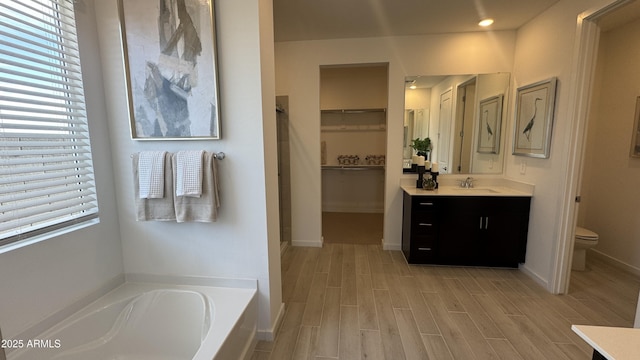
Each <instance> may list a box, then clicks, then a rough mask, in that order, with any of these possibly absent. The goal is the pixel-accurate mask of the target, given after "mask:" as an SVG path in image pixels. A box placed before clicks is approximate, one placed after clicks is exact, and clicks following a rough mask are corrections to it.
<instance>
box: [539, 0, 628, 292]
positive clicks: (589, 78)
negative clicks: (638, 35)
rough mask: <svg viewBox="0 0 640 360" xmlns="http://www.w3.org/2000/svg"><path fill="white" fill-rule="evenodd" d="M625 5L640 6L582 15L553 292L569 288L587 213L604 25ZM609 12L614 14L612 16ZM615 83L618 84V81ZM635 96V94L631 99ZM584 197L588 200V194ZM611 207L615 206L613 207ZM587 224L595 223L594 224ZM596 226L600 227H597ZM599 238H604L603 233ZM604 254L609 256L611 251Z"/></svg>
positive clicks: (618, 5) (614, 3) (607, 8)
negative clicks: (580, 229) (592, 126)
mask: <svg viewBox="0 0 640 360" xmlns="http://www.w3.org/2000/svg"><path fill="white" fill-rule="evenodd" d="M627 4H628V5H627ZM623 5H624V6H625V7H624V10H622V11H623V12H624V13H625V17H627V20H628V14H629V12H631V11H632V10H633V9H635V10H633V11H640V7H638V5H637V3H633V2H632V3H629V2H628V1H625V0H619V1H612V2H611V3H610V4H609V5H608V6H605V7H603V8H601V9H598V10H595V11H592V12H591V13H585V14H583V15H581V17H580V18H579V20H580V23H579V29H580V32H579V35H578V41H579V44H580V53H579V54H578V57H579V58H580V59H581V62H579V63H578V64H577V67H576V72H577V74H578V78H577V81H576V87H577V89H576V90H575V91H576V96H575V99H576V101H575V108H574V112H575V118H576V119H577V121H576V124H575V134H576V136H575V138H574V139H572V144H573V149H574V152H573V153H572V154H571V157H570V164H571V166H570V169H569V176H568V182H567V187H566V192H565V195H564V203H565V208H566V209H567V210H566V211H565V212H564V213H563V224H562V225H563V226H562V227H563V229H562V238H563V239H564V241H560V242H559V244H558V248H557V254H558V256H557V258H556V261H555V273H554V277H553V284H552V291H553V292H554V293H567V292H568V290H569V283H570V276H571V263H572V260H573V246H574V236H575V227H576V225H577V224H582V223H583V222H584V221H585V219H584V218H581V216H584V214H583V215H580V213H579V212H580V207H584V206H583V205H585V203H582V204H579V203H578V202H579V200H582V198H583V196H582V194H584V193H585V191H586V188H587V186H588V182H589V181H591V179H590V178H588V177H589V176H590V175H589V173H588V172H587V171H588V170H585V169H586V168H587V167H588V166H589V164H588V162H589V159H588V156H589V150H588V149H587V146H589V142H588V141H589V138H588V135H589V134H588V133H587V126H588V120H589V118H590V117H592V115H593V111H594V108H593V106H594V104H593V102H592V100H593V99H592V98H591V97H592V96H597V93H598V91H599V90H600V89H599V88H598V87H597V86H598V79H597V77H596V76H595V74H597V72H596V71H595V69H596V63H597V58H598V55H599V48H600V45H601V35H602V31H603V26H606V25H605V24H606V23H608V22H610V21H612V19H615V17H616V16H615V15H614V12H616V11H617V10H619V9H622V6H623ZM610 15H614V16H613V17H609V16H610ZM616 86H617V87H619V84H617V85H616ZM617 98H618V99H621V98H622V97H621V96H619V97H617ZM632 98H633V97H632ZM634 99H635V98H633V99H632V100H634ZM632 106H634V107H635V104H632ZM632 112H633V111H632ZM609 125H610V124H609ZM608 128H611V126H608ZM630 129H631V127H629V130H630ZM607 130H609V129H607ZM591 135H594V134H591ZM622 141H626V139H625V140H622V139H617V140H616V143H618V144H619V143H622ZM627 145H629V144H627ZM626 151H628V150H626ZM616 157H617V158H619V155H616V156H615V157H613V156H612V157H610V158H609V159H607V162H610V161H612V160H613V159H614V158H616ZM624 157H625V159H628V155H624ZM603 173H607V174H610V172H608V171H604V172H603ZM617 176H618V174H616V177H617ZM584 200H587V201H589V200H588V199H586V198H585V199H584ZM592 205H593V204H592ZM615 208H618V210H617V211H620V210H619V206H618V205H616V206H615ZM611 211H614V210H613V209H612V210H611ZM587 226H588V227H592V224H589V225H587ZM595 230H596V231H597V230H598V229H595ZM600 241H601V242H602V237H601V240H600ZM605 256H606V257H609V256H608V255H605ZM610 258H612V257H610ZM612 259H613V258H612ZM614 261H615V260H614Z"/></svg>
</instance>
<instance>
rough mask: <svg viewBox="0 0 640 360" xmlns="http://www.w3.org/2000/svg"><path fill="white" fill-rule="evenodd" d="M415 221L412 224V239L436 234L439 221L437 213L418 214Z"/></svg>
mask: <svg viewBox="0 0 640 360" xmlns="http://www.w3.org/2000/svg"><path fill="white" fill-rule="evenodd" d="M414 219H415V221H414V222H413V224H411V227H412V229H411V233H412V239H413V238H418V237H424V236H431V235H433V236H435V234H436V232H437V223H436V216H435V214H433V215H432V214H416V216H415V218H414Z"/></svg>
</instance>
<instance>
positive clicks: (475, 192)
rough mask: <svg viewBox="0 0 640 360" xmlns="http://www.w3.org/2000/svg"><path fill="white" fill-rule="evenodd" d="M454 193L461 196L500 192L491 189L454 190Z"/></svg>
mask: <svg viewBox="0 0 640 360" xmlns="http://www.w3.org/2000/svg"><path fill="white" fill-rule="evenodd" d="M452 190H453V191H454V192H457V193H461V194H497V193H498V191H496V190H494V189H490V188H452Z"/></svg>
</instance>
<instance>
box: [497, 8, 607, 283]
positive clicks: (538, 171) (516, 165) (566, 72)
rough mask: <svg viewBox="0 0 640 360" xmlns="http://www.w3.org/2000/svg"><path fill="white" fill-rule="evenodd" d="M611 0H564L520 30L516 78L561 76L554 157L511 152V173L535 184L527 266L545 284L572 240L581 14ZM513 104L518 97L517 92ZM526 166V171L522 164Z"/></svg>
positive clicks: (522, 81) (508, 164) (508, 163)
mask: <svg viewBox="0 0 640 360" xmlns="http://www.w3.org/2000/svg"><path fill="white" fill-rule="evenodd" d="M611 2H612V1H610V0H588V1H585V0H561V1H560V2H558V3H556V4H555V5H554V6H552V7H551V8H549V9H548V10H547V11H545V12H544V13H542V14H541V15H539V16H537V17H536V18H535V19H533V20H532V21H530V22H529V23H527V24H526V25H525V26H523V27H522V28H520V29H519V30H518V36H517V41H516V52H515V62H514V70H513V78H514V81H515V86H514V90H515V89H516V88H517V87H520V86H524V85H527V84H531V83H534V82H537V81H541V80H545V79H548V78H550V77H553V76H557V77H558V89H557V95H556V109H555V120H554V124H553V135H552V139H551V154H550V157H549V159H535V158H527V157H521V156H514V155H507V158H506V176H507V177H509V178H512V179H514V180H519V181H523V182H527V183H530V184H535V193H534V197H533V200H532V203H531V216H530V219H529V239H528V243H527V258H526V263H525V264H524V268H525V270H526V271H528V272H529V273H530V274H531V275H533V276H535V277H536V278H537V279H538V281H540V282H541V283H544V284H547V286H548V287H550V286H551V285H550V284H549V281H550V280H551V279H552V277H553V276H554V274H555V271H559V270H556V269H555V264H554V260H555V256H556V253H555V251H556V246H558V243H559V242H564V241H568V239H565V238H562V237H561V235H560V232H561V226H562V225H561V219H562V215H563V214H562V211H563V209H564V204H563V202H564V198H563V195H564V194H563V189H564V186H565V184H566V182H567V181H568V180H567V176H568V171H569V170H568V169H569V167H570V166H569V157H570V146H571V144H570V141H569V140H570V138H571V134H572V132H573V131H574V130H575V126H574V120H575V119H571V118H569V114H573V112H572V109H573V108H574V107H575V104H573V102H572V99H571V97H570V95H571V94H570V90H571V86H572V81H574V78H573V76H574V75H575V74H573V73H572V71H573V69H574V63H575V61H577V59H574V56H573V55H574V49H575V41H576V25H577V18H578V15H579V14H581V13H583V12H584V11H587V10H592V9H597V8H600V7H602V6H604V5H607V4H609V3H611ZM510 102H511V106H510V108H511V109H513V108H514V107H513V103H514V97H513V96H512V97H511V101H510ZM511 117H512V118H513V114H512V116H511ZM509 125H510V126H509V128H508V130H507V139H508V141H507V147H508V148H509V149H511V147H512V144H513V141H512V138H513V136H512V135H511V136H509V135H510V134H512V132H513V121H511V122H510V124H509ZM522 163H524V164H525V167H526V170H525V173H524V174H521V172H520V169H521V164H522Z"/></svg>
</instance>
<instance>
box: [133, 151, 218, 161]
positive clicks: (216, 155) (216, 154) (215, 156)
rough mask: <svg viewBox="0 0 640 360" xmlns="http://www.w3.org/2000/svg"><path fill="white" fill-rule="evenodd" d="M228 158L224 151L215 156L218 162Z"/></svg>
mask: <svg viewBox="0 0 640 360" xmlns="http://www.w3.org/2000/svg"><path fill="white" fill-rule="evenodd" d="M226 156H227V155H225V153H223V152H222V151H220V152H218V153H214V154H213V157H214V158H216V159H218V160H223V159H224V158H225V157H226ZM130 157H131V158H133V154H131V155H130Z"/></svg>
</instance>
